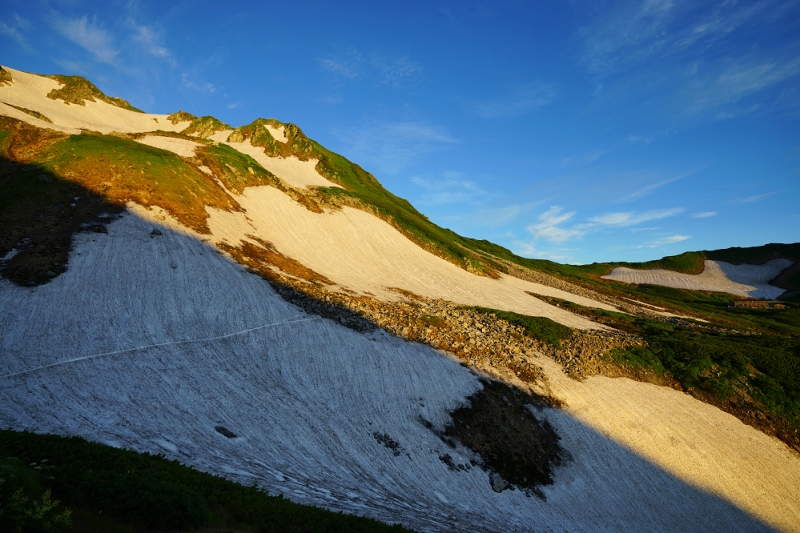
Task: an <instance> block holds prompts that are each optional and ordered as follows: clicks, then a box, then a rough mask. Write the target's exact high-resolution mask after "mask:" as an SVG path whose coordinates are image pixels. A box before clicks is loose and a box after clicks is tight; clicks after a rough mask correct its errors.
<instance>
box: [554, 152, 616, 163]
mask: <svg viewBox="0 0 800 533" xmlns="http://www.w3.org/2000/svg"><path fill="white" fill-rule="evenodd" d="M608 152H609V151H608V150H593V151H591V152H587V153H585V154H581V155H574V156H569V157H565V158H563V159H561V166H562V167H568V166H571V165H588V164H589V163H593V162H595V161H597V160H598V159H600V158H601V157H603V156H604V155H605V154H607V153H608Z"/></svg>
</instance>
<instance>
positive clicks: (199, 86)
mask: <svg viewBox="0 0 800 533" xmlns="http://www.w3.org/2000/svg"><path fill="white" fill-rule="evenodd" d="M181 84H182V85H183V86H184V87H186V88H187V89H191V90H192V91H197V92H200V93H206V94H213V93H215V92H217V88H216V87H214V85H213V84H211V83H209V82H207V81H204V80H198V79H195V78H194V76H192V75H191V74H190V73H188V72H184V73H183V74H181Z"/></svg>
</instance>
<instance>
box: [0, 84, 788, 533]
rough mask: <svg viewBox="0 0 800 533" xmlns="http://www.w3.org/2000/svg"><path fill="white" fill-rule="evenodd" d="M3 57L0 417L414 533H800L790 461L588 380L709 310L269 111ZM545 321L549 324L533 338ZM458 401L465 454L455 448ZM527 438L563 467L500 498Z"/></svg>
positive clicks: (666, 401) (760, 436)
mask: <svg viewBox="0 0 800 533" xmlns="http://www.w3.org/2000/svg"><path fill="white" fill-rule="evenodd" d="M8 72H10V75H11V77H12V80H11V82H10V84H9V85H5V86H3V87H0V101H2V102H6V101H8V103H9V104H12V105H5V104H0V114H2V115H4V117H0V120H2V124H0V125H1V126H2V127H0V131H1V133H0V148H2V159H3V168H2V169H0V174H2V176H0V177H2V181H0V186H2V187H3V194H2V195H0V202H3V203H0V208H1V209H0V222H2V223H3V224H2V227H3V228H4V230H3V232H2V234H0V237H2V239H0V247H2V249H1V250H0V252H2V253H3V254H4V255H5V257H4V260H3V265H2V272H3V275H4V276H5V277H7V278H9V279H10V280H13V281H14V283H12V282H11V281H9V280H8V279H2V280H0V301H2V306H0V308H2V309H3V313H4V315H3V320H2V321H0V342H2V357H1V358H0V380H2V383H3V386H2V387H1V388H0V396H2V401H0V421H2V422H3V423H5V424H6V425H11V426H13V427H15V428H18V429H36V430H37V431H48V432H55V433H59V434H77V435H81V436H85V437H87V438H89V439H91V440H96V441H100V442H106V443H111V444H114V445H117V446H124V447H131V448H134V449H137V450H141V451H151V452H159V453H164V454H166V455H168V456H169V457H172V458H177V459H180V460H181V461H183V462H185V463H187V464H189V465H191V466H194V467H196V468H199V469H201V470H205V471H209V472H213V473H218V474H222V475H225V476H226V477H229V478H232V479H235V480H238V481H241V482H243V483H246V484H249V483H250V482H252V481H254V480H255V481H257V482H259V483H260V484H261V485H262V486H265V487H266V488H267V489H268V490H269V491H270V492H271V493H273V494H283V495H286V496H287V497H289V498H291V499H292V500H294V501H298V502H304V503H314V504H317V505H321V506H323V507H326V508H329V509H334V510H342V511H346V512H348V513H354V514H367V515H368V516H371V517H375V518H379V519H381V520H384V521H387V522H396V521H400V522H402V523H403V524H404V525H407V526H410V527H414V528H416V529H420V530H431V531H445V530H451V529H453V528H456V529H467V530H476V531H507V530H520V531H526V530H537V531H539V530H544V531H559V530H565V529H566V530H587V531H598V530H609V531H611V530H613V531H633V530H637V531H638V530H653V531H671V530H675V529H680V530H688V531H691V530H695V529H696V530H707V529H708V528H709V527H711V524H713V525H714V526H713V527H715V528H717V529H720V528H721V529H727V530H732V531H760V530H766V529H767V528H768V527H773V528H777V529H781V530H785V531H793V530H796V524H798V523H800V509H798V506H797V505H796V502H797V501H800V493H798V487H800V459H798V456H797V454H796V453H795V452H793V451H791V450H790V449H789V448H788V447H787V446H786V445H785V444H783V443H781V442H780V441H778V440H777V439H775V438H773V437H770V436H768V435H767V434H765V433H763V432H761V431H758V430H757V429H755V428H754V427H750V426H747V425H745V424H743V423H742V422H740V421H739V420H737V419H736V418H734V417H732V416H730V415H729V414H727V413H725V412H723V411H721V410H720V409H718V408H716V407H714V406H712V405H709V404H708V403H703V402H701V401H698V400H697V399H695V398H693V397H692V396H690V395H687V394H683V393H682V392H679V391H677V390H673V389H670V388H667V387H662V386H657V385H654V384H652V383H643V382H636V381H632V380H628V379H611V378H608V377H603V376H596V375H593V374H596V373H597V372H601V371H603V369H604V368H605V369H617V370H619V368H624V366H623V367H618V366H615V365H614V364H613V361H611V360H609V357H608V354H609V353H614V352H613V349H626V350H628V349H630V350H633V349H644V347H646V346H648V345H646V344H643V342H645V340H643V337H642V335H641V334H639V333H635V334H630V333H628V332H626V330H624V329H623V328H621V326H620V324H622V323H623V322H624V321H625V320H634V319H636V320H645V319H646V320H648V321H651V322H652V323H653V324H657V325H661V326H664V325H668V324H673V322H674V323H675V324H678V325H677V326H675V327H676V328H684V329H686V330H687V331H691V332H692V334H697V335H706V333H702V332H703V331H705V330H703V329H697V328H700V327H701V326H698V324H701V325H702V323H698V322H690V321H688V320H687V319H685V318H680V317H676V315H680V314H686V313H690V314H692V316H700V314H705V313H707V310H706V308H705V307H703V306H705V305H706V304H707V302H706V300H702V301H701V302H700V303H692V304H691V305H688V304H687V305H684V304H683V303H681V304H680V305H678V304H677V303H675V302H677V300H675V299H673V300H669V299H666V300H665V299H664V298H662V299H661V300H658V299H656V298H655V296H654V294H651V293H648V292H647V291H648V289H646V288H645V289H640V288H635V289H631V290H635V291H638V292H636V293H635V296H634V297H631V296H629V295H627V294H626V293H625V292H622V291H620V290H619V289H617V288H615V286H614V285H610V284H609V283H608V282H604V281H602V280H599V279H597V278H596V277H594V278H592V277H589V276H583V275H578V274H574V275H573V274H571V272H573V270H569V269H568V268H567V267H564V268H563V270H561V271H557V269H555V267H553V269H554V270H551V271H549V272H548V271H547V269H546V268H545V269H544V272H543V271H542V270H534V269H530V268H524V267H525V266H527V265H530V264H535V262H532V261H529V260H523V259H522V258H516V257H513V256H510V255H508V254H509V252H508V251H507V250H503V249H502V248H500V247H497V246H495V245H492V244H491V243H487V242H482V241H472V240H470V239H464V238H461V237H458V236H457V235H455V234H451V232H448V231H447V230H442V229H440V228H436V227H435V226H433V225H432V224H430V222H429V221H427V220H426V219H425V218H424V216H422V215H421V214H419V213H418V212H417V211H416V210H414V209H413V207H411V206H410V205H409V204H407V202H404V201H403V200H401V199H398V198H396V197H393V196H392V195H390V193H388V191H385V189H383V188H382V187H381V186H380V184H379V183H378V182H377V181H376V180H375V179H374V177H372V176H371V175H369V174H368V173H366V172H364V171H363V170H360V169H359V168H358V167H356V166H355V165H353V164H351V163H350V162H348V161H346V160H345V159H344V158H341V157H340V156H337V155H336V154H331V153H330V152H327V151H325V150H324V149H323V148H322V147H319V145H317V144H316V143H314V142H313V141H311V140H308V139H307V138H305V136H304V135H302V132H301V131H300V130H299V129H298V128H297V127H296V126H293V125H290V124H282V123H279V122H277V121H273V120H261V121H256V122H255V123H253V124H251V125H249V126H247V127H243V128H239V129H227V128H228V126H227V125H224V124H222V123H219V122H218V121H215V120H214V119H212V118H210V117H203V118H201V119H197V118H195V117H193V116H191V115H188V114H186V113H183V114H181V113H176V114H174V115H170V116H166V115H148V114H144V113H138V112H135V111H130V110H125V109H121V108H119V107H117V106H115V105H111V104H108V103H107V102H106V101H104V100H103V99H101V98H97V99H96V100H97V101H95V102H86V105H85V106H78V105H75V104H66V103H64V102H61V101H53V100H52V99H49V98H47V94H48V92H49V91H51V90H52V88H53V85H52V83H54V81H53V80H51V79H49V78H42V80H44V81H42V80H39V79H37V78H39V77H37V76H34V75H26V74H24V73H21V72H20V71H16V70H13V69H8ZM48 84H49V85H48ZM53 105H57V106H62V107H53ZM13 106H17V107H13ZM18 107H24V108H26V109H29V110H31V111H35V112H37V113H40V114H42V115H45V116H47V117H48V118H50V119H52V120H53V123H52V124H49V123H47V122H44V121H42V120H41V119H38V118H36V117H35V116H34V115H31V114H29V113H26V112H23V111H20V110H19V109H18ZM48 124H49V125H48ZM80 128H84V130H89V129H91V130H93V132H89V131H82V130H81V129H80ZM192 128H194V129H192ZM159 130H160V131H159ZM168 130H169V131H168ZM111 132H115V133H114V134H113V135H112V134H111ZM190 133H193V134H194V135H190ZM117 214H119V215H120V216H119V217H118V218H117ZM39 215H41V216H39ZM431 251H433V252H436V253H435V254H434V253H431ZM462 252H463V253H462ZM559 268H562V267H559ZM570 268H571V267H570ZM470 270H471V271H473V272H470ZM574 272H579V270H577V269H576V270H574ZM506 273H513V274H514V275H513V276H510V275H508V274H506ZM553 273H556V274H558V276H554V275H553ZM603 273H605V272H603ZM255 274H257V275H255ZM582 276H583V277H582ZM531 293H532V294H533V295H532V294H531ZM534 295H535V296H534ZM621 295H625V296H627V297H628V298H629V299H628V300H625V299H623V298H622V296H621ZM664 301H669V302H673V303H675V305H673V304H672V303H670V304H669V306H667V305H666V304H663V302H664ZM687 301H689V300H687ZM654 302H655V303H654ZM662 304H663V305H662ZM465 305H466V306H480V307H481V308H493V309H496V310H500V311H504V312H505V313H499V314H498V312H493V311H491V310H489V311H487V310H486V309H483V310H476V309H472V308H471V307H464V306H465ZM698 309H701V310H702V313H700V312H699V311H697V310H698ZM510 312H516V313H518V314H520V315H524V316H522V317H519V315H514V314H513V313H510ZM498 316H502V317H505V318H503V319H502V320H501V319H499V318H497V317H498ZM515 316H517V317H518V318H515ZM532 316H533V317H537V320H538V321H539V322H536V321H532V320H531V317H532ZM725 316H728V315H725ZM731 316H733V318H735V320H738V321H740V322H741V321H742V320H745V319H746V317H743V316H734V315H731ZM609 317H611V318H613V319H614V320H617V322H609V321H608V320H606V319H607V318H609ZM620 317H622V318H620ZM514 320H518V323H515V322H514ZM547 320H555V321H557V322H560V323H562V324H566V325H568V326H570V327H571V328H572V333H571V336H570V335H565V336H564V338H562V339H561V341H560V343H559V345H558V346H556V345H555V344H549V342H552V340H551V341H548V340H547V339H546V338H545V336H542V337H539V338H536V328H535V327H531V326H530V325H531V324H544V326H542V327H543V328H545V329H546V328H547V327H548V326H547V324H548V322H547ZM670 321H672V322H670ZM651 322H648V324H650V323H651ZM523 323H524V324H526V325H527V326H526V327H525V328H523V327H521V324H523ZM758 324H761V323H758ZM758 324H756V325H755V326H753V325H750V326H748V327H752V328H756V327H759V328H760V327H762V326H761V325H758ZM609 326H611V327H609ZM664 327H666V326H664ZM670 327H672V326H670ZM703 327H705V326H703ZM715 327H716V326H715ZM726 327H730V326H726ZM526 328H527V329H526ZM611 328H614V329H611ZM676 331H677V330H676ZM680 331H681V332H682V331H683V329H681V330H680ZM714 331H716V330H714ZM681 334H683V333H681ZM529 335H533V337H531V336H529ZM675 335H677V333H675ZM791 335H794V333H791V334H790V338H792V339H793V338H794V337H791ZM404 339H408V340H415V341H419V342H417V343H411V342H407V341H406V340H404ZM650 346H651V348H652V345H650ZM433 348H437V349H439V350H444V351H437V350H434V349H433ZM556 361H558V362H556ZM586 369H589V370H591V371H589V370H586ZM564 370H566V371H567V372H569V375H570V376H583V377H584V378H585V379H583V380H582V381H576V380H574V379H571V378H570V377H568V376H567V375H565V373H564ZM584 370H586V371H584ZM758 372H764V371H763V370H760V371H758ZM761 375H762V374H758V373H757V372H756V374H754V376H756V377H758V376H761ZM763 375H766V374H763ZM647 376H650V377H649V378H648V377H647ZM485 377H491V378H493V379H495V380H497V381H496V382H497V383H502V382H505V383H507V384H509V385H510V388H509V389H508V392H507V393H505V394H500V395H495V400H494V401H495V403H494V404H491V402H489V403H490V407H492V409H494V411H492V410H489V411H488V412H499V413H501V414H500V415H497V416H489V415H480V414H479V413H480V412H481V411H480V408H481V405H483V402H484V400H483V399H481V398H484V397H488V392H487V391H489V390H490V389H491V387H493V386H494V385H492V386H491V387H490V386H487V385H485V384H484V383H483V382H482V381H481V378H485ZM645 378H647V379H651V380H653V379H652V376H651V375H649V374H648V375H646V376H645ZM704 379H705V378H704ZM709 379H710V378H709ZM753 379H755V378H753ZM655 381H658V380H655ZM711 382H714V383H716V381H713V380H711ZM787 383H788V382H787ZM503 386H506V385H503ZM676 386H679V385H676ZM778 386H779V387H782V386H783V385H778ZM787 386H788V385H787ZM686 390H687V391H688V392H691V393H692V394H694V395H700V394H699V393H696V391H695V390H694V389H691V388H687V389H686ZM781 390H783V389H781ZM480 391H484V392H485V393H486V395H485V396H483V397H482V396H480V395H479V394H478V393H479V392H480ZM701 392H702V390H701ZM517 397H519V398H521V399H520V400H517ZM468 398H471V399H469V400H468ZM542 402H546V403H549V404H550V405H552V406H555V407H545V405H544V404H543V403H542ZM525 404H529V405H531V407H529V408H526V407H524V405H525ZM512 405H517V406H518V407H519V408H520V409H521V410H518V411H513V413H514V414H513V416H509V415H508V414H507V413H510V412H512V411H508V409H511V408H512ZM748 405H749V404H748ZM460 408H468V409H471V410H472V411H473V412H475V413H476V414H475V416H474V417H473V419H474V420H477V421H478V422H474V424H481V425H478V426H477V427H479V428H480V429H479V431H477V432H476V434H477V436H478V437H480V438H485V439H486V441H485V443H484V444H480V443H478V444H476V443H475V442H474V441H472V444H470V445H469V447H468V446H467V445H466V444H464V443H465V442H469V441H470V437H469V435H468V433H464V432H462V433H460V434H461V435H462V438H455V437H452V436H449V435H454V434H456V433H454V432H455V431H456V430H455V429H448V428H454V427H455V426H454V425H455V424H457V421H456V420H455V419H454V418H453V417H454V416H456V415H455V413H456V412H457V411H458V410H459V409H460ZM759 409H761V407H759ZM459 412H460V411H459ZM759 412H760V411H759ZM451 413H452V414H451ZM473 419H471V420H473ZM481 420H482V421H481ZM548 424H549V426H548ZM218 426H220V427H224V428H226V431H229V432H230V433H231V434H235V437H234V438H228V437H227V436H226V435H225V434H224V432H220V431H219V430H216V429H215V427H218ZM530 427H539V428H546V427H551V428H552V435H553V436H557V437H558V438H559V439H560V440H557V439H556V442H558V443H559V446H561V447H562V448H563V449H564V450H565V451H566V453H568V454H569V456H570V457H571V458H569V459H567V456H566V455H565V456H564V460H559V461H556V460H554V459H548V460H547V461H546V462H545V463H544V464H546V465H549V466H548V467H552V469H553V470H552V472H553V474H552V481H553V483H552V484H544V485H541V484H533V483H531V484H530V486H526V485H525V482H521V484H520V482H517V484H516V485H515V486H514V487H512V490H508V489H507V490H502V489H503V485H504V483H505V482H503V481H502V478H503V476H505V477H506V478H508V479H511V474H513V472H507V471H503V470H502V468H501V467H500V466H498V465H500V464H501V463H502V461H498V453H500V451H501V450H508V448H503V447H502V446H508V445H509V444H510V445H511V449H510V452H509V453H518V452H519V450H521V449H524V448H521V447H520V448H514V446H517V445H518V446H522V445H523V444H524V442H523V441H524V439H522V438H521V437H519V436H516V437H509V436H513V435H519V434H518V433H515V432H516V431H517V430H519V429H520V428H530ZM545 433H547V431H545ZM498 435H499V436H501V438H500V439H497V438H492V437H493V436H498ZM554 438H555V437H554ZM782 438H783V437H782ZM462 439H463V441H462ZM514 439H518V442H515V440H514ZM503 440H506V441H510V442H502V441H503ZM784 440H785V441H786V442H790V443H791V442H792V441H791V439H790V438H788V437H787V438H785V439H784ZM498 441H500V442H498ZM498 446H501V447H498ZM503 453H505V452H503ZM710 458H711V459H710ZM540 466H542V465H540ZM542 467H543V466H542ZM512 468H513V465H512ZM498 476H500V477H499V478H498ZM496 490H502V492H499V493H498V492H496ZM537 494H539V495H540V496H544V497H545V498H546V500H545V499H542V498H540V497H536V495H537ZM665 495H667V496H665Z"/></svg>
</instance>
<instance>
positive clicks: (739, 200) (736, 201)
mask: <svg viewBox="0 0 800 533" xmlns="http://www.w3.org/2000/svg"><path fill="white" fill-rule="evenodd" d="M779 192H780V191H772V192H767V193H764V194H754V195H752V196H745V197H744V198H735V199H733V200H731V201H730V202H728V203H730V204H733V205H739V204H750V203H753V202H759V201H761V200H763V199H764V198H769V197H770V196H772V195H773V194H778V193H779Z"/></svg>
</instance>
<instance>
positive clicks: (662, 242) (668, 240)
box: [636, 235, 692, 248]
mask: <svg viewBox="0 0 800 533" xmlns="http://www.w3.org/2000/svg"><path fill="white" fill-rule="evenodd" d="M691 238H692V237H691V236H690V235H672V236H671V237H664V238H663V239H657V240H655V241H650V242H646V243H644V244H641V245H639V246H637V247H636V248H658V247H660V246H666V245H668V244H675V243H678V242H683V241H685V240H686V239H691Z"/></svg>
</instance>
